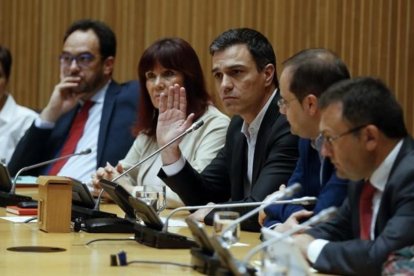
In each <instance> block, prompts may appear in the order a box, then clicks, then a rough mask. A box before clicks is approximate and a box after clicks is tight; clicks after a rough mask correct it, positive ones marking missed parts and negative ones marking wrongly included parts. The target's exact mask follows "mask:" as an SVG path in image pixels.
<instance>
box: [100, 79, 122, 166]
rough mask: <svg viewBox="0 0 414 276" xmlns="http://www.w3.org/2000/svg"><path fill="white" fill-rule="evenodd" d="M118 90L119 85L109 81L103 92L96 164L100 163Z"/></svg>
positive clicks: (119, 88)
mask: <svg viewBox="0 0 414 276" xmlns="http://www.w3.org/2000/svg"><path fill="white" fill-rule="evenodd" d="M120 90H121V87H120V86H119V85H118V84H117V83H116V82H114V81H111V83H110V85H109V87H108V90H107V91H106V94H105V100H104V104H103V108H102V117H101V123H100V125H99V136H98V156H97V164H100V163H101V162H100V161H101V158H102V154H103V149H104V145H105V144H106V138H107V136H108V135H107V133H108V131H109V127H110V122H111V117H112V113H113V110H114V108H115V102H116V96H117V94H118V93H119V92H120Z"/></svg>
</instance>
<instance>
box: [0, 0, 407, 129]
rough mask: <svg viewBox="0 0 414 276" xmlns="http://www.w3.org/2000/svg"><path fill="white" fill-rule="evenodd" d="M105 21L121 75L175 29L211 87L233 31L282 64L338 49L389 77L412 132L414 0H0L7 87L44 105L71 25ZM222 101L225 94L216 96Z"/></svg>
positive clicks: (355, 71)
mask: <svg viewBox="0 0 414 276" xmlns="http://www.w3.org/2000/svg"><path fill="white" fill-rule="evenodd" d="M86 17H88V18H94V19H99V20H103V21H105V22H106V23H107V24H109V25H110V26H111V27H112V28H113V29H114V31H115V32H116V34H117V38H118V54H117V60H116V67H115V79H116V80H118V81H125V80H129V79H134V78H136V66H137V63H138V59H139V57H140V55H141V53H142V52H143V50H144V49H145V47H147V46H148V45H149V44H151V43H152V42H153V41H155V40H156V39H158V38H161V37H165V36H179V37H182V38H184V39H186V40H187V41H189V42H190V43H191V44H192V45H193V47H194V48H195V49H196V51H197V53H198V55H199V57H200V60H201V63H202V65H203V68H204V71H205V74H206V79H207V81H208V87H209V90H210V91H211V93H212V95H213V96H214V97H215V98H216V99H217V97H216V92H215V88H214V86H213V80H212V77H211V74H210V68H211V61H210V56H209V53H208V46H209V43H210V42H211V41H212V39H214V38H215V37H216V36H217V35H218V34H220V33H221V32H223V31H224V30H226V29H228V28H233V27H251V28H255V29H257V30H259V31H261V32H262V33H264V34H265V35H266V36H267V37H268V38H269V40H270V41H271V42H272V44H273V46H274V48H275V51H276V56H277V59H278V73H280V68H281V67H280V63H281V62H282V61H283V60H285V59H286V58H288V57H289V56H291V55H292V54H294V53H296V52H298V51H299V50H302V49H304V48H309V47H325V48H329V49H331V50H333V51H335V52H336V53H337V54H338V55H340V56H341V57H342V59H343V60H344V61H345V62H346V63H347V64H348V66H349V68H350V70H351V73H352V75H353V76H361V75H372V76H377V77H380V78H381V79H383V80H384V81H385V82H386V83H387V84H388V85H389V86H390V87H391V88H392V89H393V91H394V92H395V94H396V96H397V99H398V100H399V102H400V103H401V104H402V106H403V108H404V112H405V119H406V123H407V127H408V129H409V131H410V132H411V133H414V111H413V110H414V108H413V107H414V100H413V98H414V97H413V93H412V92H411V90H412V89H413V87H414V74H413V68H414V1H411V0H58V1H57V0H0V43H1V44H3V45H5V46H7V47H9V48H10V49H11V51H12V54H13V58H14V64H13V68H12V75H11V80H10V91H12V93H13V95H14V96H15V98H16V99H17V101H18V102H19V103H21V104H23V105H27V106H29V107H32V108H35V109H41V108H42V107H44V106H45V105H46V103H47V101H48V98H49V95H50V93H51V91H52V90H53V87H54V85H55V84H56V83H57V82H58V80H59V70H58V69H59V63H58V56H59V54H60V50H61V47H62V36H63V33H64V31H65V29H66V28H67V27H68V25H69V24H70V23H71V22H72V21H74V20H76V19H80V18H86ZM217 102H218V103H219V101H217Z"/></svg>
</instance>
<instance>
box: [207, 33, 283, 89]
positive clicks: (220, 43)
mask: <svg viewBox="0 0 414 276" xmlns="http://www.w3.org/2000/svg"><path fill="white" fill-rule="evenodd" d="M237 44H244V45H246V46H247V49H249V52H250V54H251V55H252V57H253V59H254V61H255V63H256V67H257V70H258V71H259V72H260V71H262V70H263V69H264V68H265V66H266V65H268V64H269V63H270V64H273V66H274V67H275V75H274V77H273V83H274V84H275V85H276V87H279V82H278V80H277V72H276V55H275V52H274V51H273V47H272V44H270V42H269V40H268V39H267V38H266V37H265V36H264V35H263V34H261V33H260V32H258V31H256V30H253V29H249V28H237V29H230V30H227V31H225V32H224V33H222V34H221V35H219V36H218V37H217V38H216V39H214V40H213V42H212V43H211V44H210V54H211V55H214V54H215V53H216V52H219V51H223V50H225V49H227V48H229V47H231V46H233V45H237Z"/></svg>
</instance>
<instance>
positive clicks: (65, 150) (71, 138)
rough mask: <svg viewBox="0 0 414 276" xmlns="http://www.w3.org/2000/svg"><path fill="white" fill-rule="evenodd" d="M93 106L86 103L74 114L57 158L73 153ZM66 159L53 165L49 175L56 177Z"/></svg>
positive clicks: (89, 102)
mask: <svg viewBox="0 0 414 276" xmlns="http://www.w3.org/2000/svg"><path fill="white" fill-rule="evenodd" d="M93 104H94V102H91V101H86V102H85V103H84V104H83V106H82V107H81V109H80V110H79V112H78V113H77V114H76V117H75V119H74V120H73V122H72V126H71V128H70V131H69V135H68V138H67V139H66V142H65V144H64V145H63V147H62V150H61V151H60V154H59V157H60V156H65V155H68V154H72V153H74V152H75V149H76V145H77V144H78V142H79V139H80V138H81V137H82V134H83V129H84V128H85V124H86V121H87V120H88V115H89V109H91V107H92V105H93ZM68 159H69V158H65V159H62V160H59V161H57V162H56V163H55V164H53V165H52V167H51V168H50V170H49V175H57V174H58V173H59V172H60V170H61V169H62V167H63V166H64V165H65V164H66V162H67V161H68Z"/></svg>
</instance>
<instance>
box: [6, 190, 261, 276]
mask: <svg viewBox="0 0 414 276" xmlns="http://www.w3.org/2000/svg"><path fill="white" fill-rule="evenodd" d="M17 192H18V193H19V194H26V195H31V196H33V197H34V198H36V192H37V189H36V188H19V189H18V190H17ZM101 209H102V210H103V211H107V212H112V213H117V214H118V215H119V216H122V215H123V212H122V210H121V209H120V208H118V206H116V205H114V204H103V205H101ZM166 212H167V213H168V211H166ZM163 215H164V216H165V214H164V213H163V214H162V216H163ZM187 215H188V214H186V213H180V214H177V215H176V216H174V218H175V219H178V220H180V219H182V220H183V219H184V218H185V217H186V216H187ZM4 216H13V215H11V214H8V213H6V210H5V208H0V217H4ZM206 230H207V231H208V232H209V233H211V231H212V229H211V227H208V226H207V227H206ZM169 231H171V232H174V233H178V234H180V235H185V236H188V237H191V233H190V231H189V230H188V228H187V227H171V226H170V227H169ZM95 239H122V240H114V241H111V240H102V241H96V242H93V243H91V244H89V245H87V243H88V242H90V241H92V240H95ZM240 242H241V243H242V245H240V246H235V247H232V248H231V252H232V253H233V254H234V256H235V257H236V258H237V259H242V257H243V256H245V254H246V253H247V252H248V250H249V249H250V248H252V247H253V246H254V245H257V244H258V243H259V242H260V241H259V234H258V233H249V232H244V231H242V232H241V235H240ZM22 246H39V247H40V246H45V247H53V248H62V249H64V250H65V251H62V252H50V253H39V252H35V253H32V252H30V253H29V252H13V251H9V250H7V249H8V248H10V247H22ZM0 250H1V257H0V275H2V276H4V275H58V276H63V275H200V273H199V272H197V271H195V270H193V269H192V268H190V267H180V266H175V265H169V264H142V263H133V264H130V265H128V266H110V255H111V254H118V253H119V252H121V251H124V252H126V255H127V261H140V260H141V261H145V260H149V261H159V262H176V263H182V264H187V265H190V264H191V254H190V250H189V249H156V248H151V247H148V246H145V245H142V244H139V243H137V242H136V241H135V240H134V239H133V234H116V233H114V234H95V233H86V232H82V231H81V232H70V233H46V232H43V231H41V230H39V228H38V225H37V223H35V222H31V223H15V222H10V221H8V220H4V219H0Z"/></svg>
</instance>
